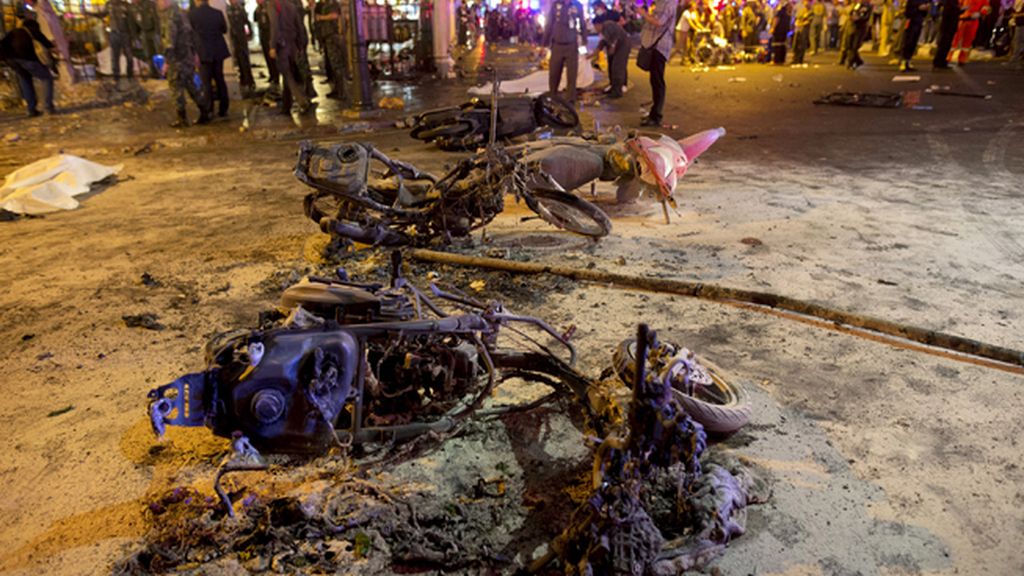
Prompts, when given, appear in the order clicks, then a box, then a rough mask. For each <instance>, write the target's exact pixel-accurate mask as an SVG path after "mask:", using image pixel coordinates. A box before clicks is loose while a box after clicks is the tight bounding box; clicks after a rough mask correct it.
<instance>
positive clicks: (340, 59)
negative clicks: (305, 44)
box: [313, 0, 345, 98]
mask: <svg viewBox="0 0 1024 576" xmlns="http://www.w3.org/2000/svg"><path fill="white" fill-rule="evenodd" d="M343 21H344V20H343V18H342V16H341V5H340V4H338V0H317V3H316V6H315V7H314V8H313V25H314V26H315V30H314V31H315V32H316V37H317V42H319V43H320V47H321V48H322V49H323V52H324V68H328V69H330V71H331V74H330V75H329V76H328V77H329V78H330V80H331V84H332V85H331V91H330V92H329V93H328V94H327V97H328V98H344V97H345V56H344V51H345V46H344V43H342V41H341V25H342V22H343Z"/></svg>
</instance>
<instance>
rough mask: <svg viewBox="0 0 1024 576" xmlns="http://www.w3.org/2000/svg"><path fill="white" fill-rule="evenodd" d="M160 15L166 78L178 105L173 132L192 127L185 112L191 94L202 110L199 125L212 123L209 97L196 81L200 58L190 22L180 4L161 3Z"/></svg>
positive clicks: (171, 0) (172, 1)
mask: <svg viewBox="0 0 1024 576" xmlns="http://www.w3.org/2000/svg"><path fill="white" fill-rule="evenodd" d="M157 14H158V16H159V18H160V43H161V44H162V45H163V49H164V69H163V74H164V76H165V77H166V78H167V84H168V85H169V86H170V88H171V102H173V103H174V108H175V112H176V113H177V119H176V120H175V121H174V122H173V123H172V124H171V127H172V128H184V127H186V126H188V114H187V113H186V112H185V93H186V92H188V95H189V97H190V98H192V101H193V102H195V103H196V106H197V107H198V108H199V123H200V124H206V123H207V122H209V121H210V104H209V101H208V100H207V98H206V94H205V92H204V90H203V89H202V85H201V86H200V87H196V84H195V82H194V81H193V78H194V77H195V74H196V67H197V65H198V64H199V57H198V55H197V54H196V46H195V35H194V33H193V32H192V26H191V25H189V22H188V18H186V17H185V14H184V12H182V10H181V8H179V7H178V4H177V3H176V0H157Z"/></svg>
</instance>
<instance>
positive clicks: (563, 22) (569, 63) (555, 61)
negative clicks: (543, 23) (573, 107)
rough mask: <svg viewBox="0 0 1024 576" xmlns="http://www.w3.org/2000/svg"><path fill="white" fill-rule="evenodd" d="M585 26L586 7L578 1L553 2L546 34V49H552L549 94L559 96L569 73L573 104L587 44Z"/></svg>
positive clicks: (549, 68) (567, 82)
mask: <svg viewBox="0 0 1024 576" xmlns="http://www.w3.org/2000/svg"><path fill="white" fill-rule="evenodd" d="M586 31H587V29H586V28H585V27H584V26H583V7H582V6H580V3H579V2H576V0H553V1H552V3H551V9H550V10H549V11H548V21H547V27H546V29H545V30H544V45H545V46H547V47H549V48H550V49H551V62H550V64H549V66H548V90H549V91H550V92H551V93H552V94H558V86H559V84H561V83H562V70H563V69H565V74H566V76H567V78H566V87H567V88H568V90H569V102H576V73H577V71H578V70H579V62H580V53H579V46H580V40H581V39H582V40H583V42H584V44H585V43H586V36H585V34H586Z"/></svg>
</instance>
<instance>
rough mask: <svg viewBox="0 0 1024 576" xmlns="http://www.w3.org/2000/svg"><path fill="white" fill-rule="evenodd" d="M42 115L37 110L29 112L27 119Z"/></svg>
mask: <svg viewBox="0 0 1024 576" xmlns="http://www.w3.org/2000/svg"><path fill="white" fill-rule="evenodd" d="M42 115H43V113H42V112H40V111H39V110H29V111H28V117H29V118H35V117H37V116H42Z"/></svg>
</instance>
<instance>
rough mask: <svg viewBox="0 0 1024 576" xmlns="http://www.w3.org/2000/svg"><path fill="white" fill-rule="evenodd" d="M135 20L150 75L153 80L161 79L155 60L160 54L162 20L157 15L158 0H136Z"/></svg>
mask: <svg viewBox="0 0 1024 576" xmlns="http://www.w3.org/2000/svg"><path fill="white" fill-rule="evenodd" d="M135 19H136V22H137V23H138V30H139V40H140V41H141V42H140V43H141V44H142V52H143V53H144V54H145V55H146V61H147V62H149V71H150V74H151V75H152V77H153V78H159V77H160V71H159V70H157V69H156V60H154V59H153V57H154V56H156V55H157V54H159V53H160V18H159V17H158V16H157V14H156V0H135Z"/></svg>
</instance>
